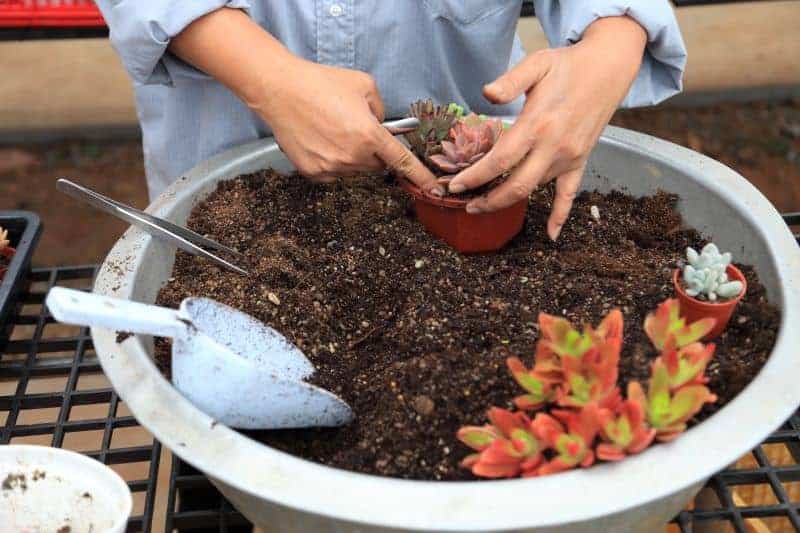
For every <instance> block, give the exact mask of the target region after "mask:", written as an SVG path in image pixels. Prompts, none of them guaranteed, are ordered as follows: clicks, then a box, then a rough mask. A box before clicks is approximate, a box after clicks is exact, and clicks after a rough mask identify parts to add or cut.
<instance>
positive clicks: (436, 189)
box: [431, 187, 444, 198]
mask: <svg viewBox="0 0 800 533" xmlns="http://www.w3.org/2000/svg"><path fill="white" fill-rule="evenodd" d="M431 194H432V195H434V196H437V197H439V198H441V197H442V196H444V189H442V188H441V187H434V188H433V189H431Z"/></svg>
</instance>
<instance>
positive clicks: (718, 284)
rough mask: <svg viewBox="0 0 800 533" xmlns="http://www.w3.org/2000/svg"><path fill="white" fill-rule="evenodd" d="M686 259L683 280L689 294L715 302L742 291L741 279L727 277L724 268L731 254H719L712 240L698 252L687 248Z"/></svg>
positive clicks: (734, 295)
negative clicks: (731, 279)
mask: <svg viewBox="0 0 800 533" xmlns="http://www.w3.org/2000/svg"><path fill="white" fill-rule="evenodd" d="M686 260H687V261H688V262H689V263H688V264H687V265H686V266H685V267H684V268H683V281H684V283H685V284H686V294H688V295H689V296H691V297H693V298H698V299H703V300H708V301H709V302H715V301H717V300H718V299H722V300H727V299H730V298H734V297H736V296H738V295H739V293H740V292H742V288H743V285H742V282H741V281H738V280H733V281H730V280H729V279H728V274H727V272H726V270H727V267H728V265H729V264H730V263H731V254H730V253H729V252H728V253H724V254H721V253H720V252H719V248H717V245H715V244H714V243H713V242H712V243H708V244H706V245H705V246H704V247H703V249H702V250H701V251H700V253H697V250H695V249H694V248H692V247H689V248H687V249H686Z"/></svg>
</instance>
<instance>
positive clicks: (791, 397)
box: [92, 128, 800, 532]
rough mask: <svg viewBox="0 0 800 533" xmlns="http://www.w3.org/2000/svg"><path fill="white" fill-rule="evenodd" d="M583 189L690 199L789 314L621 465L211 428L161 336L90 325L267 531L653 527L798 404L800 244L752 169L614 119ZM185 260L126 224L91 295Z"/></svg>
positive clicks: (186, 445) (687, 206)
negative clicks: (474, 479)
mask: <svg viewBox="0 0 800 533" xmlns="http://www.w3.org/2000/svg"><path fill="white" fill-rule="evenodd" d="M270 166H271V167H274V168H276V169H279V170H290V169H291V166H290V164H289V163H288V162H287V160H286V159H285V158H284V157H283V155H282V154H281V152H280V151H279V150H278V148H277V147H276V145H275V144H274V143H273V142H271V141H270V140H264V141H259V142H255V143H252V144H248V145H245V146H242V147H239V148H236V149H234V150H231V151H229V152H226V153H224V154H222V155H220V156H218V157H215V158H214V159H212V160H210V161H208V162H206V163H203V164H201V165H199V166H198V167H196V168H195V169H193V170H192V171H191V172H189V173H188V174H187V175H186V176H185V177H183V178H181V179H180V180H178V181H177V182H176V183H175V184H174V185H173V186H172V187H171V188H170V189H169V190H168V191H167V192H165V193H164V194H163V195H162V196H161V197H159V198H158V199H157V200H156V201H155V202H154V203H153V204H152V205H151V206H150V208H149V212H151V213H153V214H155V215H158V216H162V217H165V218H168V219H170V220H172V221H173V222H176V223H179V224H182V223H184V222H185V221H186V218H187V215H188V214H189V211H190V210H191V208H192V206H193V205H195V203H196V202H197V201H198V200H199V199H201V198H203V197H205V196H206V195H207V194H208V193H209V192H210V191H212V190H213V189H214V187H215V184H216V183H217V182H219V181H220V180H225V179H229V178H232V177H234V176H236V175H238V174H241V173H245V172H252V171H255V170H257V169H261V168H264V167H270ZM583 186H584V188H590V189H594V188H597V189H600V190H609V189H611V188H621V187H624V188H626V189H627V190H628V191H629V192H631V193H632V194H638V195H641V194H649V193H653V192H655V191H656V190H657V189H664V190H667V191H672V192H676V193H678V194H680V195H681V197H682V201H681V203H680V206H679V208H680V210H681V212H682V213H683V215H684V216H685V217H686V220H688V222H689V223H690V224H691V225H693V226H694V227H696V228H698V229H700V230H701V231H703V232H705V233H707V234H708V235H711V236H713V238H714V240H715V241H716V242H717V243H718V244H719V245H720V246H721V247H722V248H723V249H726V250H731V251H732V252H733V253H734V255H735V257H736V258H737V259H738V260H741V261H743V262H746V263H751V264H753V265H755V266H756V268H757V270H758V273H759V275H760V277H761V280H762V282H763V283H764V284H765V285H766V287H767V289H768V293H769V297H770V299H771V300H772V301H773V302H775V303H776V304H777V305H779V306H780V307H781V309H782V313H783V315H782V325H781V330H780V334H779V336H778V340H777V344H776V345H775V349H774V351H773V353H772V356H771V357H770V359H769V361H768V363H767V364H766V366H765V367H764V369H763V370H762V371H761V373H760V374H759V375H758V376H757V377H756V378H755V380H754V381H753V382H752V383H751V384H750V385H749V386H748V387H747V388H746V389H745V391H744V392H742V394H741V395H739V396H738V397H737V398H736V399H734V400H733V401H732V402H730V403H729V404H728V405H727V406H726V407H725V408H724V409H722V410H721V411H720V412H719V413H717V414H716V415H714V416H713V417H712V418H711V419H709V420H708V421H706V422H704V423H702V424H700V425H698V426H697V427H695V428H693V429H691V430H690V431H688V432H687V433H686V434H685V435H684V436H682V437H681V438H680V439H678V440H677V441H676V442H674V443H671V444H668V445H659V446H655V447H653V448H651V449H650V450H648V451H646V452H645V453H642V454H641V455H638V456H635V457H632V458H629V459H627V460H625V461H623V462H622V463H619V464H612V465H600V466H596V467H594V468H591V469H589V470H578V471H573V472H568V473H565V474H560V475H556V476H551V477H547V478H542V479H529V480H509V481H493V482H479V483H468V482H460V483H442V482H417V481H402V480H396V479H388V478H380V477H374V476H368V475H362V474H354V473H350V472H345V471H342V470H337V469H333V468H328V467H325V466H320V465H317V464H315V463H312V462H308V461H304V460H301V459H297V458H295V457H292V456H290V455H287V454H285V453H282V452H279V451H277V450H274V449H272V448H269V447H266V446H263V445H261V444H259V443H258V442H255V441H252V440H250V439H248V438H246V437H244V436H242V435H240V434H239V433H237V432H235V431H233V430H231V429H229V428H227V427H224V426H222V425H216V424H214V423H213V421H212V420H211V419H210V418H209V417H207V416H206V415H204V414H203V413H201V412H200V411H198V410H197V409H196V408H195V407H194V406H192V404H190V403H189V402H188V401H187V400H186V399H184V398H183V397H182V396H181V395H180V394H179V393H178V392H177V391H176V390H175V389H174V388H173V387H172V386H171V385H170V384H169V382H167V381H166V380H165V379H164V378H163V377H162V376H161V374H160V373H159V372H158V370H157V369H156V367H155V365H154V364H153V361H152V359H151V357H152V355H151V354H152V342H151V340H150V339H146V338H142V337H135V338H130V339H128V340H126V341H125V342H124V343H123V344H121V345H120V344H117V343H116V341H115V336H116V334H115V332H113V331H108V330H104V329H93V330H92V338H93V340H94V345H95V347H96V350H97V353H98V356H99V358H100V361H101V363H102V366H103V369H104V370H105V372H106V374H107V375H108V377H109V379H110V380H111V382H112V384H113V386H114V388H115V389H116V390H117V392H118V393H119V395H120V396H121V397H122V399H123V400H124V401H125V403H126V404H127V405H128V407H129V408H130V409H131V411H132V412H133V414H134V416H135V417H136V418H137V419H138V420H139V422H141V423H142V425H144V426H145V427H146V428H147V429H149V430H150V431H151V432H152V433H153V434H154V435H155V436H156V437H157V438H158V439H159V440H160V441H161V442H163V443H164V444H165V445H166V446H168V447H169V448H170V449H171V450H172V451H173V452H175V453H176V454H177V455H178V456H180V457H181V458H182V459H184V460H185V461H187V462H188V463H190V464H192V465H193V466H195V467H196V468H198V469H199V470H201V471H203V472H205V473H206V474H207V475H208V476H209V477H210V478H211V479H212V480H213V482H214V484H215V485H216V486H217V487H219V489H220V490H221V491H222V492H223V494H225V496H227V497H228V499H230V500H231V501H232V502H233V504H234V505H235V506H236V507H237V508H238V509H240V510H241V511H242V513H244V514H245V516H247V517H248V518H249V519H250V520H252V521H253V522H255V523H256V524H258V525H260V526H261V527H263V528H264V529H266V530H268V531H276V532H278V531H279V532H295V531H326V532H330V531H334V532H345V531H347V532H355V531H358V532H366V531H634V530H640V531H655V530H656V529H657V528H659V527H660V526H661V525H662V524H664V523H665V522H666V521H667V520H669V518H670V517H672V516H673V515H675V514H676V513H677V512H678V511H679V510H680V509H681V508H682V507H683V506H684V505H685V504H686V502H687V501H688V500H689V499H690V498H691V497H692V496H693V495H694V494H695V493H696V492H697V490H698V489H699V488H700V487H701V486H702V485H703V483H704V482H705V480H706V479H708V478H709V477H710V476H711V475H712V474H713V473H714V472H716V471H718V470H720V469H722V468H724V467H726V466H727V465H729V464H730V463H732V462H733V461H735V460H736V459H737V458H738V457H739V456H741V455H742V454H744V453H746V452H747V451H748V450H750V449H751V448H752V447H753V446H755V445H756V444H757V443H759V442H760V441H761V440H763V439H764V438H765V437H766V436H767V435H768V434H769V433H770V432H771V431H773V430H774V429H776V428H777V427H778V426H779V425H780V424H781V423H782V422H783V421H784V420H785V419H786V418H788V416H789V415H790V414H791V412H792V411H793V410H794V409H795V408H796V407H797V406H798V403H800V387H798V385H797V379H798V376H800V348H798V347H800V328H798V327H797V324H800V250H798V247H797V245H796V243H795V241H794V240H793V238H792V236H791V233H790V232H789V230H788V228H787V227H786V226H785V224H784V223H783V222H782V220H781V218H780V216H779V215H778V213H777V212H776V211H775V209H774V208H773V207H772V205H771V204H770V203H769V202H768V201H767V200H766V199H765V198H764V197H763V196H762V195H761V194H760V193H759V192H758V191H757V190H756V189H755V188H754V187H752V186H751V185H750V184H749V183H748V182H747V181H745V180H744V179H743V178H742V177H741V176H739V175H738V174H736V173H735V172H734V171H732V170H731V169H729V168H727V167H725V166H723V165H721V164H719V163H717V162H715V161H713V160H711V159H708V158H706V157H703V156H701V155H699V154H697V153H694V152H692V151H690V150H687V149H684V148H681V147H679V146H676V145H674V144H671V143H668V142H665V141H662V140H659V139H655V138H653V137H649V136H645V135H641V134H637V133H634V132H630V131H625V130H621V129H618V128H608V130H607V131H606V133H605V135H604V136H603V138H602V140H601V142H600V144H599V145H598V147H597V148H596V149H595V151H594V154H593V156H592V158H591V161H590V164H589V165H588V170H587V174H586V176H585V178H584V183H583ZM174 255H175V251H174V249H172V248H170V247H168V246H166V245H164V244H162V243H160V242H158V241H155V240H153V239H152V238H150V237H149V236H148V235H146V234H144V233H142V232H141V231H139V230H136V229H130V230H128V232H127V233H126V234H125V235H124V236H123V237H122V239H120V241H119V242H118V243H117V245H116V246H115V247H114V249H113V250H112V251H111V253H110V254H109V256H108V258H107V259H106V262H105V263H104V265H103V268H102V270H101V272H100V275H99V277H98V278H97V283H96V285H95V291H96V292H99V293H103V294H109V295H114V296H119V297H124V298H131V299H134V300H138V301H142V302H152V301H153V300H154V299H155V296H156V294H157V293H158V290H159V288H160V287H161V286H162V284H163V283H164V282H165V280H166V279H167V278H168V277H169V276H170V271H171V270H172V265H173V260H174ZM792 324H793V325H794V326H792Z"/></svg>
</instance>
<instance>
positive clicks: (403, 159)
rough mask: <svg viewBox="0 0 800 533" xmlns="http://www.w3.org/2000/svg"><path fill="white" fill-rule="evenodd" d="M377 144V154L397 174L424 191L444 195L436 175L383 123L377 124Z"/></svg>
mask: <svg viewBox="0 0 800 533" xmlns="http://www.w3.org/2000/svg"><path fill="white" fill-rule="evenodd" d="M376 127H377V129H376V132H375V134H376V138H377V145H376V151H375V156H376V157H378V159H380V160H382V161H383V162H384V163H385V164H386V166H387V167H388V168H389V169H390V170H393V171H394V172H395V173H396V174H398V175H400V176H402V177H404V178H406V179H408V180H410V181H412V182H413V183H415V184H416V185H417V186H418V187H419V188H420V189H422V190H423V191H425V192H427V193H430V194H433V195H435V196H443V195H444V189H442V186H441V185H439V184H438V183H437V182H436V176H434V175H433V173H432V172H431V171H430V170H428V169H427V168H426V167H425V165H423V164H422V162H421V161H420V160H419V159H417V158H416V157H415V156H414V154H412V153H411V150H409V149H408V148H407V147H406V146H405V145H404V144H403V143H401V142H400V141H398V140H397V139H395V138H394V137H393V136H392V134H391V133H389V132H388V131H386V128H384V127H383V126H381V125H377V126H376Z"/></svg>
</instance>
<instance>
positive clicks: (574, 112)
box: [449, 17, 647, 240]
mask: <svg viewBox="0 0 800 533" xmlns="http://www.w3.org/2000/svg"><path fill="white" fill-rule="evenodd" d="M646 39H647V36H646V33H645V31H644V29H643V28H642V27H641V26H639V24H637V23H636V22H635V21H633V20H632V19H630V18H628V17H613V18H604V19H599V20H597V21H596V22H595V23H593V24H592V25H591V26H590V27H589V28H588V29H587V30H586V32H585V34H584V37H583V39H582V40H581V41H580V42H579V43H577V44H575V45H573V46H570V47H567V48H555V49H549V50H542V51H539V52H536V53H533V54H531V55H529V56H528V57H527V58H525V59H524V60H523V61H522V62H520V63H519V64H518V65H517V66H515V67H513V68H512V69H511V70H509V71H508V72H506V73H505V74H503V75H502V76H501V77H499V78H498V79H497V80H495V81H494V82H492V83H490V84H489V85H487V86H485V87H484V96H485V97H486V98H487V99H488V100H489V101H490V102H493V103H496V104H506V103H509V102H511V101H512V100H514V99H515V98H517V97H519V96H520V95H522V94H525V95H526V99H525V105H524V107H523V110H522V113H521V114H520V116H519V118H518V119H517V121H516V123H515V124H514V126H513V127H512V128H511V129H510V130H509V131H507V132H505V133H504V134H503V135H502V136H501V137H500V139H499V140H498V142H497V144H495V146H494V147H493V148H492V150H490V151H489V153H487V154H486V156H484V157H483V158H482V159H481V160H480V161H478V162H477V163H476V164H474V165H473V166H471V167H470V168H468V169H465V170H463V171H462V172H461V173H459V174H458V175H457V176H456V177H455V178H453V180H452V181H451V182H450V184H449V190H450V192H453V193H459V192H463V191H464V190H466V189H473V188H475V187H479V186H480V185H483V184H484V183H487V182H489V181H491V180H493V179H494V178H495V177H497V176H499V175H501V174H503V173H505V172H511V176H510V177H509V179H508V180H507V181H506V182H505V183H503V184H502V185H500V186H498V187H497V188H495V189H493V190H492V191H490V192H489V193H488V194H487V195H485V196H481V197H479V198H476V199H474V200H472V201H471V202H470V203H469V204H467V211H468V212H469V213H484V212H491V211H496V210H498V209H501V208H504V207H507V206H509V205H512V204H514V203H516V202H518V201H520V200H522V199H524V198H527V197H528V195H529V194H530V193H531V192H532V191H533V190H534V189H536V188H537V187H538V186H539V185H542V184H544V183H547V182H548V181H550V180H552V179H554V178H555V179H557V182H556V197H555V200H554V201H553V208H552V211H551V214H550V218H549V220H548V222H547V233H548V235H549V236H550V238H551V239H553V240H555V239H556V238H558V235H559V233H560V232H561V228H562V227H563V226H564V223H565V222H566V221H567V217H568V216H569V211H570V209H571V208H572V202H573V200H574V199H575V196H576V195H577V192H578V188H579V187H580V183H581V178H582V176H583V170H584V168H585V166H586V160H587V159H588V157H589V153H590V152H591V150H592V148H593V147H594V145H595V144H596V143H597V140H598V138H599V137H600V134H601V132H602V131H603V128H604V127H605V126H606V125H607V124H608V121H609V120H611V116H612V115H613V114H614V111H615V110H616V109H617V107H618V106H619V104H620V103H621V102H622V100H623V99H624V97H625V95H626V94H627V92H628V89H629V88H630V86H631V84H632V83H633V80H634V79H635V78H636V74H637V72H638V71H639V67H640V65H641V61H642V56H643V53H644V47H645V44H646Z"/></svg>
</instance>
